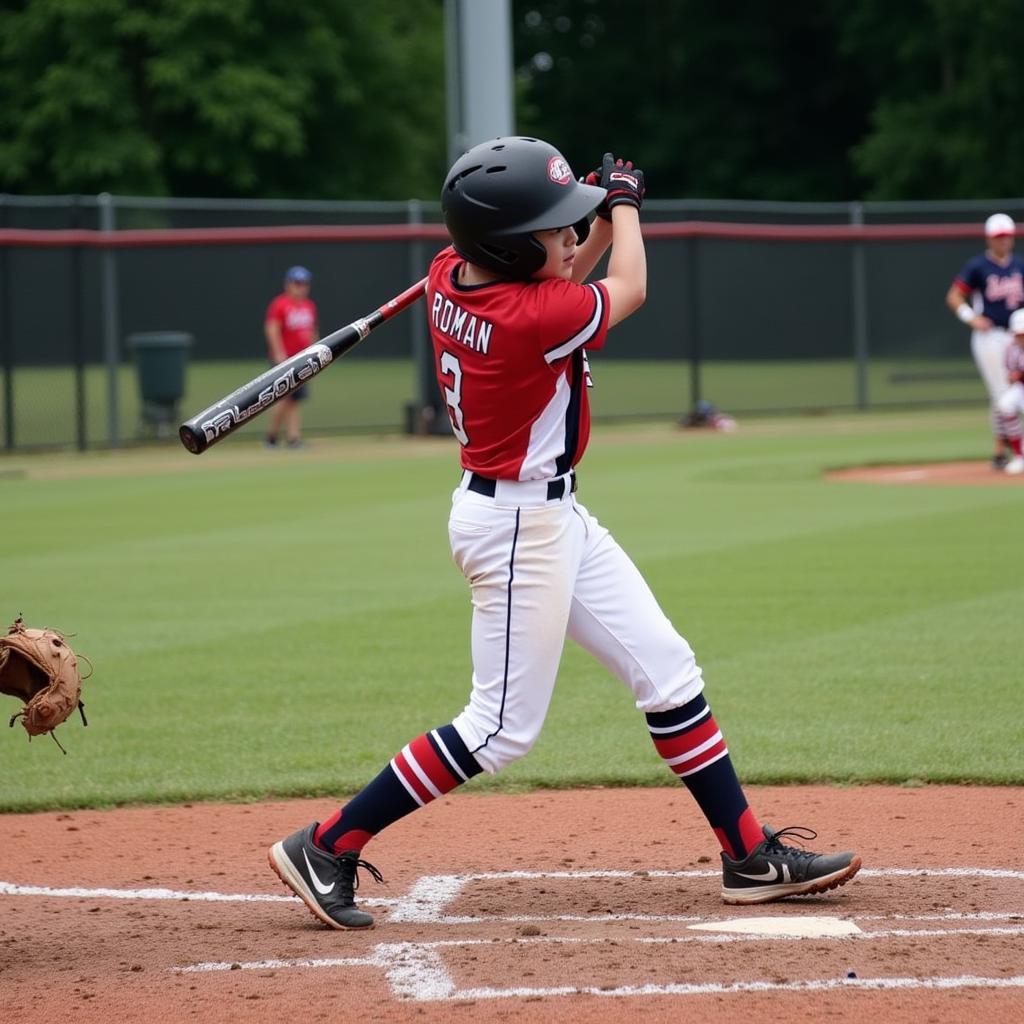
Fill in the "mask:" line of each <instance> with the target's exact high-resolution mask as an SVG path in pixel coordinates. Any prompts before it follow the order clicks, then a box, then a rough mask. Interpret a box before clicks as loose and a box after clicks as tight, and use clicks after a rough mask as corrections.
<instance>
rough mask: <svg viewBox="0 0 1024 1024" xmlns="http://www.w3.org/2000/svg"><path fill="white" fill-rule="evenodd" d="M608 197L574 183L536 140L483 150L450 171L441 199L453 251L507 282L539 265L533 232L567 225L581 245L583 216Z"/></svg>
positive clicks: (554, 153)
mask: <svg viewBox="0 0 1024 1024" xmlns="http://www.w3.org/2000/svg"><path fill="white" fill-rule="evenodd" d="M604 197H605V190H604V189H603V188H597V187H596V186H594V185H584V184H581V183H580V182H578V181H577V180H576V179H575V177H573V173H572V171H571V170H570V169H569V164H568V162H567V161H566V159H565V157H563V156H562V154H561V153H559V152H558V150H557V149H555V147H554V146H551V145H549V144H548V143H546V142H541V140H540V139H527V138H521V137H508V138H498V139H492V140H491V141H490V142H482V143H480V145H479V146H474V147H473V148H472V149H470V150H469V151H467V152H466V153H463V154H462V156H460V157H459V159H458V160H456V161H455V163H454V164H453V165H452V169H451V170H450V171H449V172H448V176H447V177H446V178H445V182H444V189H443V190H442V192H441V209H442V210H443V211H444V222H445V225H446V226H447V228H448V234H449V235H451V239H452V245H453V246H454V248H455V251H456V252H457V253H458V254H459V255H460V256H461V257H462V258H463V259H466V260H469V261H470V262H471V263H476V264H478V265H479V266H481V267H484V268H486V269H487V270H491V271H493V272H494V273H497V274H502V275H504V276H506V277H514V278H520V279H523V278H527V277H529V276H530V275H531V274H534V273H536V272H537V271H538V270H540V268H541V267H542V266H543V265H544V260H545V258H546V253H545V251H544V246H542V245H541V244H540V242H538V241H537V239H536V238H534V237H533V232H534V231H542V230H544V229H545V228H563V227H567V226H568V225H572V226H573V227H574V228H575V229H576V234H577V235H578V236H579V240H580V241H581V242H582V241H583V240H584V239H585V238H586V237H587V234H588V233H589V232H590V221H589V219H588V216H587V215H588V214H589V213H591V211H593V210H594V209H595V208H596V207H597V206H598V204H599V203H600V202H601V200H602V199H604Z"/></svg>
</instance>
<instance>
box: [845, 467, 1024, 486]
mask: <svg viewBox="0 0 1024 1024" xmlns="http://www.w3.org/2000/svg"><path fill="white" fill-rule="evenodd" d="M825 477H826V479H828V480H847V481H852V482H854V483H869V484H974V485H980V486H985V487H1005V486H1011V487H1013V486H1020V485H1024V475H1022V476H1007V475H1006V473H1002V472H1000V471H999V470H997V469H993V468H992V464H991V463H990V462H987V461H986V462H982V461H975V462H923V463H919V464H916V465H903V466H859V467H856V468H854V469H838V470H835V471H834V472H831V473H826V474H825Z"/></svg>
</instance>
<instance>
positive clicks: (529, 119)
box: [516, 0, 870, 200]
mask: <svg viewBox="0 0 1024 1024" xmlns="http://www.w3.org/2000/svg"><path fill="white" fill-rule="evenodd" d="M842 9H843V5H838V4H835V3H825V4H823V3H820V2H818V3H812V2H808V0H800V2H796V3H787V4H775V5H765V4H762V3H756V2H754V0H740V2H738V3H732V4H727V5H715V4H707V3H699V2H697V0H649V2H646V3H644V4H641V5H630V4H611V3H595V2H593V0H548V2H545V3H528V4H519V5H517V12H518V13H519V15H520V17H519V18H518V19H517V23H516V47H517V58H518V60H519V75H520V78H521V80H522V81H523V83H524V84H523V86H522V88H523V93H524V99H525V102H524V104H523V105H521V107H520V109H519V122H520V123H519V127H520V128H521V129H523V130H526V131H534V132H536V133H537V134H540V135H543V136H545V137H550V138H551V139H552V140H555V139H557V140H558V141H559V143H560V144H561V145H562V146H563V147H564V149H565V150H566V151H567V156H569V159H570V162H571V163H572V164H573V166H574V167H575V166H579V167H581V168H587V167H589V166H591V165H593V164H594V163H596V162H597V161H598V160H599V159H600V155H601V152H602V149H601V148H600V147H605V148H614V149H615V150H616V151H617V152H621V153H624V154H626V155H634V154H635V155H636V157H637V160H638V161H639V160H641V159H642V161H643V168H644V171H645V173H646V174H647V176H648V182H649V185H650V189H651V194H652V195H654V196H657V197H659V198H671V197H677V196H701V197H728V198H737V199H777V200H809V199H849V198H851V197H854V196H856V195H857V194H858V193H859V191H860V188H861V182H860V179H859V177H858V176H857V174H856V171H855V169H854V168H853V167H852V166H851V164H850V162H849V159H848V155H847V154H848V150H849V148H850V147H851V146H852V145H854V143H855V142H856V141H857V140H858V139H859V138H861V136H862V134H863V131H864V129H865V127H866V117H867V112H868V111H869V109H870V97H868V96H866V95H865V93H864V89H863V73H862V69H861V68H859V67H858V66H857V65H856V64H855V63H854V62H849V61H841V60H839V59H837V54H836V50H837V42H838V34H839V31H840V27H841V18H840V12H841V11H842ZM538 55H540V56H538ZM545 55H546V56H545ZM547 58H550V61H549V60H548V59H547ZM549 65H550V66H549Z"/></svg>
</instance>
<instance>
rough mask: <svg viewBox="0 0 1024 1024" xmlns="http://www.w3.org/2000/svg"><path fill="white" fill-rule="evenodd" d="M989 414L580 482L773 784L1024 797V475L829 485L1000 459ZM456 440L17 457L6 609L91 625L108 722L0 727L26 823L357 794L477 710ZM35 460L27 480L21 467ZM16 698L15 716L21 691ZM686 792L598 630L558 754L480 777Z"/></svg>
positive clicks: (91, 691) (854, 425)
mask: <svg viewBox="0 0 1024 1024" xmlns="http://www.w3.org/2000/svg"><path fill="white" fill-rule="evenodd" d="M986 430H987V428H986V423H985V415H984V411H983V410H981V409H980V408H977V409H972V410H967V411H960V412H951V411H949V410H944V411H942V412H941V413H936V412H932V413H926V414H915V415H908V414H900V415H897V414H888V415H877V416H875V415H873V416H847V417H839V416H837V417H826V418H821V419H817V420H814V421H813V422H812V421H809V420H808V419H806V418H802V419H801V418H793V419H771V420H765V421H762V422H756V421H744V422H742V423H741V425H740V429H739V431H738V432H737V433H735V434H728V435H723V434H716V433H714V432H706V433H705V432H699V431H691V432H682V431H679V430H675V429H673V428H672V427H671V426H669V425H667V424H664V425H647V426H643V427H638V428H631V429H622V428H616V429H614V430H609V429H607V428H598V429H597V430H596V431H595V436H594V439H593V443H592V446H591V450H590V451H589V452H588V454H587V458H586V460H585V462H584V465H583V468H582V471H581V487H580V492H579V497H580V500H581V501H582V502H584V503H585V504H586V505H587V506H588V507H589V508H590V509H591V510H592V511H594V512H595V514H597V515H598V516H599V517H600V519H601V521H602V522H603V523H604V524H605V525H606V526H608V527H609V528H610V529H611V530H612V531H613V532H614V534H615V536H616V537H617V538H618V540H619V541H620V542H621V543H622V545H623V546H624V547H625V549H626V550H627V551H628V552H629V553H630V555H631V556H632V558H633V559H634V561H635V562H636V563H637V565H638V566H639V567H640V569H641V570H642V571H643V573H644V574H645V576H646V578H647V579H648V581H649V582H650V584H651V586H652V588H653V590H654V592H655V593H656V594H657V595H658V598H659V601H660V602H661V604H662V606H663V607H664V609H665V611H666V613H667V614H668V615H669V616H670V618H671V619H672V620H673V621H674V622H675V623H676V624H677V626H678V627H679V628H680V630H681V631H682V632H683V633H684V634H685V635H686V636H687V638H688V639H689V640H690V642H691V643H692V644H693V646H694V649H695V651H696V652H697V656H698V659H699V661H700V664H701V666H702V668H703V669H704V673H705V678H706V680H707V684H708V689H707V694H708V697H709V700H710V701H711V703H712V707H713V708H714V709H715V714H716V718H717V719H718V721H719V723H720V724H721V726H722V728H723V730H724V731H725V734H726V736H727V737H728V740H729V747H730V750H731V752H732V754H733V757H734V759H735V761H736V763H737V765H738V767H739V771H740V774H741V776H742V778H743V779H744V781H746V782H748V783H753V782H796V781H821V780H827V781H834V782H864V781H885V782H904V781H906V780H908V779H919V780H924V781H927V782H939V781H942V782H952V781H961V782H988V783H1005V784H1010V783H1012V784H1021V783H1024V773H1022V766H1021V760H1020V756H1019V751H1020V750H1021V749H1022V744H1024V732H1022V720H1021V716H1020V670H1019V644H1017V643H1016V642H1015V638H1016V636H1017V634H1018V632H1019V613H1020V608H1021V604H1022V601H1024V587H1022V583H1021V579H1020V574H1019V573H1018V572H1015V570H1014V566H1015V563H1014V562H1013V560H1012V558H1009V557H1008V555H1007V550H1008V549H1007V547H1006V544H1005V543H994V542H993V538H1009V540H1008V541H1007V543H1009V544H1011V545H1012V543H1013V541H1012V538H1013V537H1015V536H1016V532H1017V526H1018V524H1019V521H1020V516H1021V509H1022V502H1024V486H1017V485H1015V484H1013V482H1011V481H1007V482H1006V483H1005V484H1004V485H1002V486H992V487H984V486H979V487H956V486H941V487H940V486H920V485H918V486H894V485H891V484H889V485H869V484H851V483H835V482H829V481H826V480H824V479H823V478H822V471H823V470H824V469H825V468H826V467H830V466H838V465H844V464H863V463H870V462H884V461H895V462H907V461H915V460H934V459H945V458H968V457H976V458H983V457H984V453H985V450H986V448H987V436H986ZM457 461H458V460H457V453H456V451H455V449H454V445H453V442H450V441H447V442H446V441H442V440H440V439H435V440H429V439H418V440H412V439H405V440H399V439H390V440H380V441H376V442H372V441H370V440H353V439H347V440H340V439H339V440H333V441H328V440H326V439H317V441H316V442H315V444H314V446H313V447H312V448H311V449H310V450H309V451H308V452H306V453H302V454H298V455H289V454H287V453H279V452H278V453H275V452H263V451H262V450H261V449H259V448H258V447H256V446H255V445H251V444H247V443H245V441H244V440H240V439H237V438H233V439H229V440H228V441H226V442H224V444H222V445H220V446H218V447H216V448H214V449H212V450H211V451H210V452H209V453H207V454H206V455H204V456H202V458H200V459H196V458H195V457H193V456H190V455H188V454H186V453H185V452H184V451H177V453H175V451H174V450H169V449H164V450H158V449H152V450H148V451H138V452H121V453H117V452H107V453H97V454H94V455H89V456H83V457H76V456H73V455H64V456H62V455H54V456H48V457H43V458H40V457H29V456H14V457H7V458H5V459H2V460H0V507H2V508H3V512H4V520H3V521H4V531H3V533H2V535H0V560H2V564H3V567H4V573H3V584H4V585H3V590H2V601H0V605H2V606H0V614H2V615H4V616H6V619H0V626H3V625H5V624H6V622H9V621H10V619H12V618H14V616H15V615H17V614H18V613H19V612H23V613H24V615H25V618H26V620H27V621H30V622H35V621H39V622H43V623H45V624H47V625H54V626H57V627H59V628H63V629H65V630H67V631H69V632H73V633H75V634H76V636H75V639H74V643H75V645H76V647H77V648H78V649H79V650H80V651H82V652H84V653H85V654H87V655H88V656H89V657H90V658H91V659H92V661H93V663H94V664H95V675H94V676H93V677H92V679H91V680H90V681H89V682H87V683H86V692H85V699H86V704H87V706H88V711H89V722H90V724H89V727H88V728H87V729H83V728H82V727H81V725H80V723H78V722H77V721H76V720H75V719H72V720H71V721H69V723H68V724H66V725H64V726H62V727H61V738H62V740H63V742H64V744H65V746H66V747H67V748H68V751H69V753H68V756H67V757H62V756H61V754H60V752H59V751H58V750H57V748H56V747H55V746H54V745H53V744H52V743H51V742H50V741H48V740H46V739H45V737H44V738H40V739H37V740H35V741H33V742H32V743H31V744H29V743H28V742H27V741H26V738H25V735H24V733H23V732H22V731H21V730H20V729H17V728H16V729H15V730H7V729H4V732H3V735H2V736H0V809H5V810H27V809H30V808H37V807H46V806H49V807H57V806H66V807H73V806H88V805H102V804H108V805H109V804H113V803H119V802H133V801H169V800H170V801H179V800H188V799H199V798H231V799H260V798H262V797H264V796H266V795H268V794H280V795H287V794H322V795H330V796H332V797H337V796H339V795H340V794H342V793H345V792H351V791H353V790H355V789H357V788H359V787H360V786H361V785H363V784H365V782H366V781H367V780H368V779H369V778H371V777H372V776H373V775H374V774H376V773H377V772H378V771H379V770H380V769H381V768H382V767H383V765H384V764H386V762H387V760H388V759H389V758H390V757H392V756H393V754H394V753H395V751H396V750H398V749H400V748H401V747H402V746H403V745H404V744H405V743H407V742H409V740H410V739H411V738H413V737H414V736H416V735H418V734H419V733H421V732H422V731H423V730H425V729H427V728H432V727H435V726H437V725H439V724H442V723H444V722H446V721H450V720H451V718H452V716H453V715H454V714H455V713H456V712H457V711H458V710H459V709H460V708H461V707H462V706H463V704H464V702H465V699H466V695H467V692H468V687H469V681H470V665H469V601H468V596H467V591H466V586H465V583H464V582H463V580H462V579H461V577H460V576H459V574H458V572H457V570H456V569H455V568H454V567H453V566H452V564H451V558H450V555H449V552H448V547H447V538H446V536H445V521H446V516H447V506H448V495H449V494H450V490H451V487H452V485H453V482H454V480H455V479H456V477H457ZM19 470H24V475H22V476H19V475H18V474H19ZM3 700H4V702H5V703H6V704H8V705H10V710H9V711H8V714H9V713H11V712H12V711H13V710H14V702H13V701H12V700H11V699H10V698H3ZM594 783H601V784H609V785H626V784H638V785H665V784H670V783H671V776H670V774H669V773H668V772H667V770H666V769H665V767H664V765H663V764H661V762H660V761H659V760H658V758H657V756H656V754H655V752H654V750H653V748H652V746H651V744H650V740H649V738H648V737H647V735H646V732H645V729H644V724H643V719H642V717H641V716H640V715H639V714H638V713H637V712H636V710H635V708H634V707H633V703H632V700H631V699H630V696H629V694H628V693H627V691H626V690H625V689H624V688H623V687H622V686H621V684H619V683H618V682H617V681H616V680H615V679H613V678H612V677H611V676H610V675H609V674H608V673H607V672H606V671H605V670H604V669H603V668H602V667H601V666H600V665H598V664H597V663H596V662H595V661H593V659H591V658H590V657H588V656H587V655H585V654H584V653H583V652H582V651H580V650H579V649H578V648H576V647H575V646H573V645H571V644H569V645H567V648H566V652H565V656H564V659H563V663H562V668H561V671H560V675H559V682H558V686H557V687H556V690H555V694H554V699H553V702H552V707H551V712H550V715H549V718H548V721H547V723H546V726H545V729H544V731H543V733H542V735H541V738H540V740H539V742H538V743H537V745H536V747H535V748H534V749H533V750H532V751H531V752H530V754H529V756H527V757H526V758H524V759H523V760H521V761H519V762H517V763H516V764H515V765H513V766H510V767H509V768H508V769H507V770H506V771H503V772H501V773H500V774H499V775H498V776H496V777H494V778H490V777H483V778H480V779H476V780H474V781H473V783H472V784H471V787H470V788H471V789H472V790H480V789H523V788H527V787H535V786H546V787H562V786H572V785H586V784H594Z"/></svg>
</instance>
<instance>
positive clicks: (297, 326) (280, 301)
mask: <svg viewBox="0 0 1024 1024" xmlns="http://www.w3.org/2000/svg"><path fill="white" fill-rule="evenodd" d="M264 319H265V320H276V321H277V322H278V323H279V324H280V325H281V344H282V345H283V346H284V354H285V358H287V357H288V356H293V355H295V354H296V353H297V352H301V351H302V350H303V349H304V348H308V347H309V346H310V345H312V344H313V342H314V341H316V305H315V304H314V302H313V300H312V299H295V298H292V296H291V295H289V294H288V293H287V292H282V293H281V294H280V295H278V296H277V298H276V299H274V300H273V301H272V302H271V303H270V305H269V306H268V307H267V315H266V317H265V318H264Z"/></svg>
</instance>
